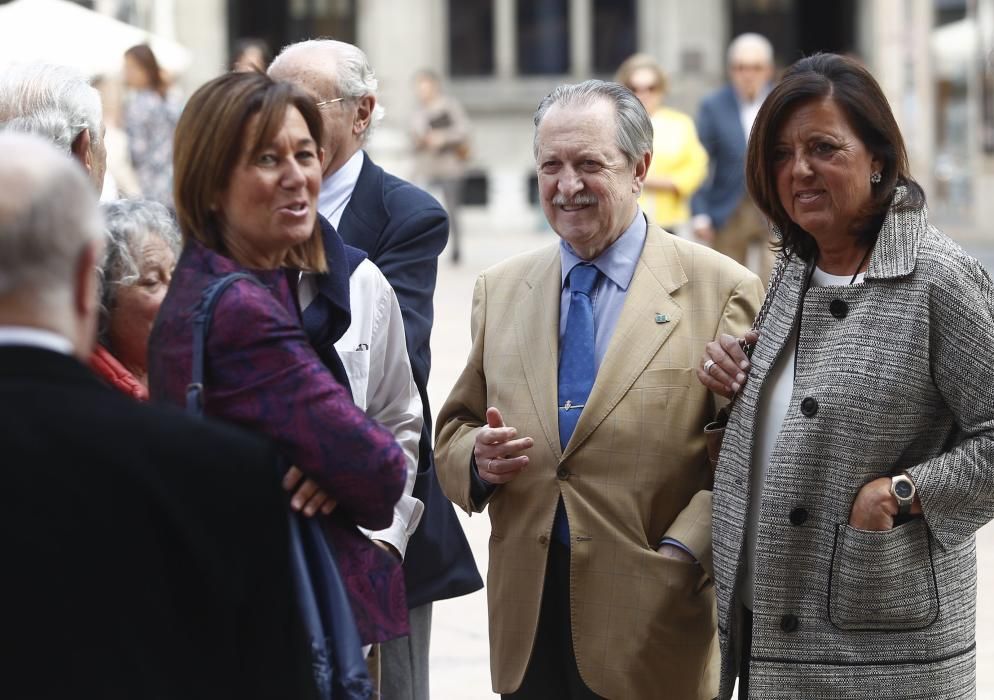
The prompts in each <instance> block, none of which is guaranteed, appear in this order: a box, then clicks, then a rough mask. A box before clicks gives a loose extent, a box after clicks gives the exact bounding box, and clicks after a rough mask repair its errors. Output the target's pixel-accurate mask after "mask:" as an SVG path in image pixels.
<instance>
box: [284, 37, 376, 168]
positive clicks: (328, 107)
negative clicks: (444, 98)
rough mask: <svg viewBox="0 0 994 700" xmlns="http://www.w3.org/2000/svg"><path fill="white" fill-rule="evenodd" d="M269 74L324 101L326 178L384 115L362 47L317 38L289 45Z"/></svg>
mask: <svg viewBox="0 0 994 700" xmlns="http://www.w3.org/2000/svg"><path fill="white" fill-rule="evenodd" d="M269 77H271V78H273V79H274V80H284V81H287V82H290V83H293V84H295V85H297V86H299V87H301V88H303V89H304V90H306V91H307V92H309V93H310V94H311V95H313V96H314V99H315V101H316V102H319V103H325V104H323V105H322V106H321V116H322V120H323V122H324V130H325V143H323V144H321V145H322V147H323V148H324V149H325V161H324V162H325V176H328V175H330V174H331V173H333V172H335V171H337V170H338V169H339V168H340V167H341V166H342V165H344V164H345V163H346V162H347V161H348V159H349V158H351V157H352V156H353V155H354V154H355V152H356V151H358V150H359V149H360V148H362V147H363V144H365V142H366V140H367V139H368V138H369V134H370V133H371V132H372V130H373V126H374V125H375V124H376V123H377V122H378V121H379V120H380V119H382V118H383V108H382V107H381V106H380V105H379V104H377V102H376V88H377V85H378V83H377V80H376V74H375V73H374V72H373V67H372V66H371V65H370V64H369V59H368V58H366V54H365V53H363V52H362V50H361V49H359V47H357V46H353V45H352V44H347V43H345V42H344V41H335V40H333V39H313V40H310V41H301V42H298V43H296V44H290V45H289V46H287V47H286V48H284V49H283V50H282V51H281V52H280V55H279V56H277V57H276V58H275V59H274V60H273V62H272V64H271V65H270V66H269ZM339 98H341V99H339ZM333 100H334V101H333Z"/></svg>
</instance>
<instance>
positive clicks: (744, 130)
mask: <svg viewBox="0 0 994 700" xmlns="http://www.w3.org/2000/svg"><path fill="white" fill-rule="evenodd" d="M728 77H729V84H728V85H726V86H725V87H723V88H721V89H719V90H718V91H716V92H714V93H712V94H711V95H709V96H708V97H706V98H705V99H704V101H703V102H702V103H701V106H700V109H699V111H698V114H697V135H698V137H699V138H700V140H701V144H703V146H704V148H705V149H706V150H707V152H708V160H709V164H710V177H708V179H707V180H706V181H705V182H704V184H703V185H702V186H701V188H700V189H699V190H698V191H697V194H696V195H694V199H693V202H692V208H693V212H694V219H693V222H694V233H695V235H696V236H697V238H698V239H699V240H701V241H702V242H704V243H707V244H709V245H711V246H713V247H714V248H715V249H716V250H717V251H719V252H721V253H724V254H725V255H727V256H729V257H731V258H733V259H734V260H737V261H738V262H740V263H742V264H745V263H746V258H747V255H748V251H749V247H750V245H752V244H759V248H760V250H759V253H760V264H759V268H758V269H757V270H755V271H756V272H758V273H759V275H760V277H761V278H762V279H763V280H768V279H769V273H770V268H771V265H772V262H773V261H772V254H771V253H770V251H769V240H770V234H769V231H768V229H767V226H766V223H765V222H764V221H763V219H762V217H761V216H760V214H759V210H758V209H756V207H755V206H754V205H753V204H752V201H751V200H750V199H749V196H748V194H747V193H746V187H745V154H746V145H747V143H748V140H749V132H750V131H751V130H752V123H753V121H754V120H755V119H756V115H757V114H758V113H759V108H760V106H761V105H762V104H763V100H764V99H766V95H767V94H768V93H769V91H770V87H771V85H770V81H771V80H772V79H773V46H772V45H771V44H770V42H769V41H768V40H767V39H766V37H764V36H761V35H759V34H751V33H750V34H740V35H739V36H737V37H736V38H735V39H734V40H733V41H732V43H731V44H730V45H729V47H728Z"/></svg>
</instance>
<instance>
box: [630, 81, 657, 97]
mask: <svg viewBox="0 0 994 700" xmlns="http://www.w3.org/2000/svg"><path fill="white" fill-rule="evenodd" d="M628 89H629V90H631V91H632V92H634V93H635V94H636V95H637V94H639V93H640V92H659V84H658V83H652V84H651V85H630V86H629V87H628Z"/></svg>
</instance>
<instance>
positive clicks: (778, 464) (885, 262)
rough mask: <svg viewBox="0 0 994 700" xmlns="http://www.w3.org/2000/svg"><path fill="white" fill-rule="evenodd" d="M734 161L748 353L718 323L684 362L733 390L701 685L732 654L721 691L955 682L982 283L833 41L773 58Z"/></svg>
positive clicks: (992, 441)
mask: <svg viewBox="0 0 994 700" xmlns="http://www.w3.org/2000/svg"><path fill="white" fill-rule="evenodd" d="M747 168H748V169H747V172H748V184H749V192H750V194H751V195H752V197H753V199H754V201H755V202H756V204H757V205H758V206H759V207H760V208H761V209H762V211H763V213H764V214H766V216H768V217H769V218H770V221H771V222H772V223H773V225H774V226H775V233H776V234H777V237H778V239H779V240H780V241H781V245H780V255H781V263H780V264H781V265H782V267H779V268H778V274H776V275H775V279H776V280H778V282H776V283H775V284H771V286H770V291H769V294H770V297H769V300H768V303H769V306H768V308H767V313H766V314H765V318H764V319H763V320H762V321H761V323H760V326H759V331H760V335H759V336H758V342H757V337H756V335H755V334H752V335H751V336H750V337H749V338H748V341H749V343H755V349H754V352H753V353H752V356H751V358H749V359H747V358H746V355H745V354H744V353H743V350H742V348H741V346H740V345H739V342H738V341H737V340H736V338H734V337H731V336H727V335H726V336H722V337H721V338H719V340H718V341H714V342H711V343H708V344H707V346H706V348H705V353H704V355H703V357H702V358H701V360H700V362H699V364H698V368H697V374H698V378H699V379H700V380H701V381H702V382H703V383H705V384H706V386H707V387H708V388H709V389H711V390H713V391H715V392H717V393H720V394H722V395H724V396H726V397H731V396H733V395H734V394H735V393H736V392H739V391H741V393H740V395H739V399H738V401H737V402H736V404H735V405H734V408H733V410H732V412H731V416H730V418H729V420H728V425H727V428H726V430H725V434H724V441H723V444H722V448H721V456H720V460H719V463H718V468H717V472H716V475H715V483H714V520H713V527H714V565H715V567H714V568H715V590H716V591H717V594H718V595H717V599H718V629H719V634H720V637H721V651H722V673H721V694H720V697H721V698H722V700H727V699H728V698H730V697H731V694H732V686H733V684H734V681H735V676H736V674H737V675H738V676H739V697H740V698H747V697H748V698H777V697H787V696H789V697H796V698H825V699H838V700H862V699H863V698H877V699H879V700H962V699H965V698H974V697H976V653H977V652H976V639H975V632H974V630H975V625H976V597H977V596H976V594H977V561H976V544H975V540H974V535H975V533H976V531H977V530H978V529H979V528H981V527H982V526H984V525H985V524H987V523H988V522H989V521H990V520H991V518H992V517H994V383H992V382H991V381H990V376H991V374H992V373H994V358H992V355H991V347H992V346H994V284H992V282H991V279H990V277H989V276H988V274H987V272H986V271H985V270H984V269H983V267H982V266H981V264H980V263H979V262H978V261H977V260H975V259H973V258H972V257H970V256H968V255H967V254H966V253H965V252H964V251H963V250H962V249H961V248H960V247H959V246H958V245H957V244H955V243H954V242H953V241H951V240H950V239H949V238H947V237H946V236H944V235H943V234H942V233H940V232H939V231H938V230H937V229H936V228H935V227H934V226H933V225H932V223H931V222H930V221H929V216H928V211H927V209H926V204H925V195H924V193H923V191H922V189H921V187H920V186H919V185H918V183H916V182H915V180H914V179H913V178H912V176H911V174H910V172H909V166H908V156H907V150H906V148H905V145H904V139H903V137H902V136H901V132H900V129H899V127H898V124H897V121H896V120H895V118H894V114H893V113H892V112H891V109H890V106H889V104H888V102H887V98H886V97H885V95H884V93H883V91H882V90H881V89H880V86H879V85H878V84H877V82H876V80H874V78H873V76H872V75H871V74H870V73H869V71H867V70H866V68H864V67H863V66H862V65H860V64H859V63H858V62H857V61H855V60H853V59H850V58H846V57H843V56H838V55H835V54H815V55H814V56H810V57H808V58H804V59H802V60H800V61H798V62H797V63H795V64H794V65H793V66H791V67H790V68H789V69H787V71H786V72H785V74H784V76H783V79H782V81H781V82H780V83H779V84H778V85H777V86H776V87H775V88H774V89H773V91H772V92H771V93H770V95H769V97H767V100H766V103H765V104H764V105H763V107H762V109H760V111H759V115H758V116H757V117H756V126H755V128H754V129H753V134H752V138H751V139H750V142H749V152H748V158H747ZM739 340H740V341H741V340H742V339H739ZM750 367H751V369H750ZM746 373H748V375H749V376H748V379H747V378H746ZM743 384H744V386H743ZM784 689H789V691H785V690H784Z"/></svg>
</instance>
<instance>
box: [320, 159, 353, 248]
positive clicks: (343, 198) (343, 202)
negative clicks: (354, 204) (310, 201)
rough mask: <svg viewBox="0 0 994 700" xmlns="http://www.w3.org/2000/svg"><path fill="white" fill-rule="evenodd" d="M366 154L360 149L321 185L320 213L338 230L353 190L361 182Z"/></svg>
mask: <svg viewBox="0 0 994 700" xmlns="http://www.w3.org/2000/svg"><path fill="white" fill-rule="evenodd" d="M363 158H364V154H363V151H362V149H361V148H360V149H359V150H358V151H356V152H355V153H353V154H352V157H351V158H349V159H348V160H347V161H345V164H344V165H343V166H342V167H340V168H339V169H338V170H336V171H335V172H333V173H332V174H331V175H329V176H328V177H326V178H325V179H324V182H322V183H321V194H320V195H318V211H319V212H321V215H322V216H323V217H324V218H326V219H327V220H328V221H330V222H331V225H332V226H334V227H335V228H336V229H337V228H338V223H339V222H340V221H341V220H342V213H343V212H344V211H345V207H346V206H348V203H349V200H350V199H352V190H354V189H355V183H356V182H357V181H358V180H359V173H360V172H361V171H362V163H363Z"/></svg>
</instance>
